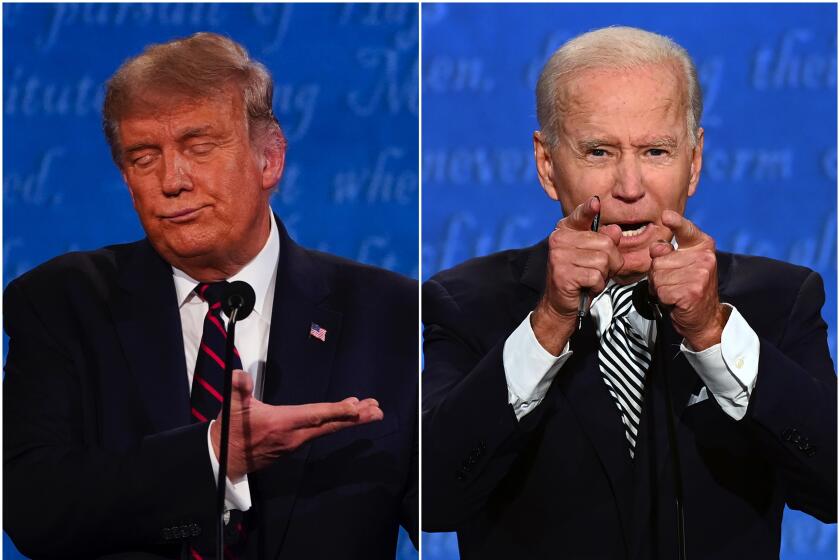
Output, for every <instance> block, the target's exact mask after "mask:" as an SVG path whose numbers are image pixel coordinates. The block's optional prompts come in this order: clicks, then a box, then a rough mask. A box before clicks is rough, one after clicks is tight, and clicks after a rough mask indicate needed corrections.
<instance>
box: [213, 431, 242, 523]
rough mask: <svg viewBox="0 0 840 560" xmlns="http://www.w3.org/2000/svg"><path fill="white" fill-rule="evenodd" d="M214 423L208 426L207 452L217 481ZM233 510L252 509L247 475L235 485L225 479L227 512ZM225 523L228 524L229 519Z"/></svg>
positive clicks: (217, 467)
mask: <svg viewBox="0 0 840 560" xmlns="http://www.w3.org/2000/svg"><path fill="white" fill-rule="evenodd" d="M213 422H215V420H211V421H210V424H209V425H208V426H207V451H208V453H209V454H210V465H211V466H212V467H213V480H214V481H216V480H219V460H218V459H216V452H215V451H213V441H212V440H211V439H210V426H212V425H213ZM232 509H238V510H240V511H248V510H249V509H251V488H250V486H249V485H248V475H247V474H246V475H245V476H243V477H242V478H241V479H239V480H238V481H237V482H235V483H234V482H231V480H230V479H229V478H227V477H225V511H226V512H227V511H230V510H232ZM226 517H227V516H226ZM225 523H227V519H226V520H225Z"/></svg>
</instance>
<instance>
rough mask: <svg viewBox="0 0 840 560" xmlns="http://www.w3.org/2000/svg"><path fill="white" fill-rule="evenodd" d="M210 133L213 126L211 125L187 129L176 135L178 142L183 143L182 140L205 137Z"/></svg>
mask: <svg viewBox="0 0 840 560" xmlns="http://www.w3.org/2000/svg"><path fill="white" fill-rule="evenodd" d="M212 131H213V125H211V124H205V125H203V126H195V127H192V128H187V129H185V130H183V131H182V132H180V133H179V134H178V141H179V142H183V141H184V140H189V139H190V138H195V137H197V136H207V135H208V134H210V133H211V132H212Z"/></svg>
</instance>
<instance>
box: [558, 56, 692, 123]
mask: <svg viewBox="0 0 840 560" xmlns="http://www.w3.org/2000/svg"><path fill="white" fill-rule="evenodd" d="M628 99H633V100H641V101H642V103H641V105H643V106H644V107H646V108H647V109H648V110H662V111H665V112H669V113H670V112H673V113H674V114H677V115H680V116H681V117H682V116H683V115H684V114H685V111H687V110H688V88H687V85H686V84H685V83H684V80H683V79H682V73H681V72H680V71H679V67H678V66H677V65H676V64H672V63H670V62H663V63H656V64H646V65H640V66H635V67H630V68H586V69H581V70H577V71H575V72H574V73H572V74H570V75H569V76H568V77H567V78H565V79H563V80H562V81H561V82H560V83H559V84H558V87H557V90H556V99H555V102H556V103H557V110H558V111H559V113H560V115H561V118H563V117H569V116H572V115H575V114H579V113H591V112H596V111H598V112H605V111H611V112H613V113H621V112H622V111H632V110H638V109H639V105H640V104H637V103H629V102H628Z"/></svg>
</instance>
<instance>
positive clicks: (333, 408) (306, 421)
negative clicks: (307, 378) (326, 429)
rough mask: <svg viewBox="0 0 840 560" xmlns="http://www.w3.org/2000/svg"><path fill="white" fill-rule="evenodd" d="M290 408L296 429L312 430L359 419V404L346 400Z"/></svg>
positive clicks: (291, 420)
mask: <svg viewBox="0 0 840 560" xmlns="http://www.w3.org/2000/svg"><path fill="white" fill-rule="evenodd" d="M289 408H290V413H289V414H290V418H289V421H290V422H291V424H292V426H293V427H294V428H312V427H318V426H322V425H324V424H327V423H329V422H334V421H338V420H353V419H356V418H358V417H359V405H358V403H353V402H350V400H349V399H345V400H343V401H341V402H337V403H312V404H302V405H298V406H294V407H289Z"/></svg>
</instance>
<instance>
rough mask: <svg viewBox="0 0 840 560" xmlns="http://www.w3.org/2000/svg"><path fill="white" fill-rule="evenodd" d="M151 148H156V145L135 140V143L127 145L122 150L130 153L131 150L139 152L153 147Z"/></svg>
mask: <svg viewBox="0 0 840 560" xmlns="http://www.w3.org/2000/svg"><path fill="white" fill-rule="evenodd" d="M153 148H157V145H156V144H153V143H151V142H137V143H135V144H131V145H129V146H126V148H125V149H124V150H123V152H124V153H126V154H130V153H133V152H139V151H140V150H146V149H153Z"/></svg>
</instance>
